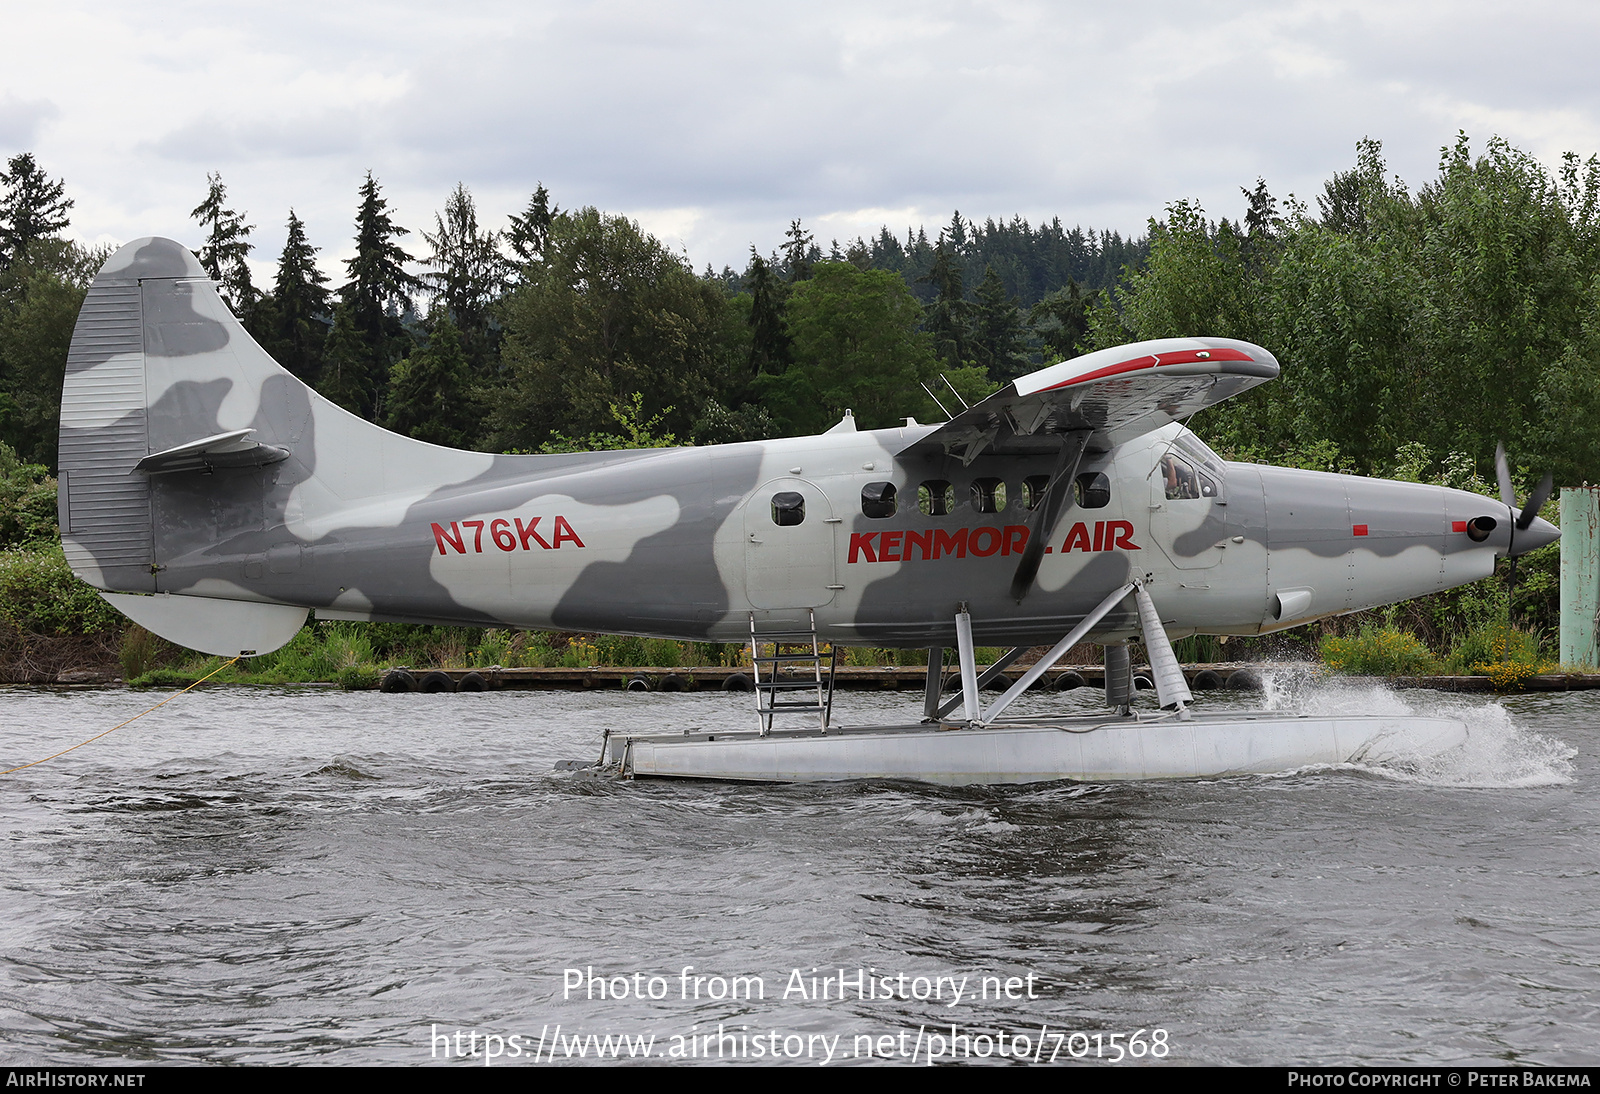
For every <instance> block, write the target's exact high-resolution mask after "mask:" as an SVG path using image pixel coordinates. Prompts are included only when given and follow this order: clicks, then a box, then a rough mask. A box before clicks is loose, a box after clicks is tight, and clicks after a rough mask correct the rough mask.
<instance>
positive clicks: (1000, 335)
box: [971, 266, 1028, 384]
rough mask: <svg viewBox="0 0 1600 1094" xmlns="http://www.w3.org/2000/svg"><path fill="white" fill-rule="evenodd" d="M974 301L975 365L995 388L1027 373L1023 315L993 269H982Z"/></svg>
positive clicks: (972, 338)
mask: <svg viewBox="0 0 1600 1094" xmlns="http://www.w3.org/2000/svg"><path fill="white" fill-rule="evenodd" d="M973 297H974V299H973V308H972V330H971V346H972V354H973V358H974V360H975V363H976V364H977V365H978V366H979V367H980V368H982V369H983V370H984V371H986V372H987V373H988V374H989V379H990V380H991V381H993V382H994V383H997V384H999V383H1004V382H1006V381H1007V380H1011V379H1013V378H1015V377H1017V376H1021V375H1022V374H1023V373H1024V372H1026V371H1028V356H1027V335H1026V333H1025V331H1024V328H1023V325H1022V313H1021V311H1020V310H1019V309H1018V308H1017V304H1016V301H1014V300H1012V299H1011V297H1010V296H1009V295H1008V294H1007V293H1006V289H1005V286H1004V285H1003V284H1001V281H1000V275H999V274H997V273H995V272H994V267H993V266H987V267H985V268H984V271H983V281H982V282H981V283H980V284H979V285H978V289H977V292H976V293H974V294H973Z"/></svg>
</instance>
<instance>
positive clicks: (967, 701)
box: [956, 600, 978, 725]
mask: <svg viewBox="0 0 1600 1094" xmlns="http://www.w3.org/2000/svg"><path fill="white" fill-rule="evenodd" d="M956 653H957V656H958V657H959V658H960V661H961V705H962V707H964V708H965V713H966V716H967V717H966V720H967V723H968V724H969V725H970V724H973V723H976V722H977V720H978V666H977V665H976V664H975V663H974V657H975V656H976V655H975V654H974V652H973V649H972V616H971V615H969V614H967V602H966V601H965V600H963V601H962V602H961V603H960V604H957V605H956Z"/></svg>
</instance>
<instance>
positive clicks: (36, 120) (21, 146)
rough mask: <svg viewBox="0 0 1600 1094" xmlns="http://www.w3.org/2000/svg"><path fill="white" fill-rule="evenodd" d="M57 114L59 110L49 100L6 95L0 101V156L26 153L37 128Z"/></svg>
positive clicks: (36, 133)
mask: <svg viewBox="0 0 1600 1094" xmlns="http://www.w3.org/2000/svg"><path fill="white" fill-rule="evenodd" d="M60 114H61V110H60V108H59V107H57V106H56V104H55V103H53V102H51V101H50V100H49V99H22V98H18V97H17V96H16V95H15V94H13V93H12V92H10V91H7V92H6V93H5V95H4V97H0V152H5V153H7V154H12V153H16V152H26V151H29V150H30V149H32V148H33V145H34V142H35V140H37V138H38V134H39V128H40V126H42V125H44V123H45V122H47V121H54V120H55V119H56V118H57V117H59V116H60Z"/></svg>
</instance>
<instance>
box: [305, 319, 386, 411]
mask: <svg viewBox="0 0 1600 1094" xmlns="http://www.w3.org/2000/svg"><path fill="white" fill-rule="evenodd" d="M371 366H372V352H371V348H370V347H369V346H368V345H367V342H366V339H364V338H363V337H362V336H361V331H360V330H359V329H357V327H356V322H355V311H354V309H352V308H351V307H350V305H349V304H340V305H339V306H338V307H336V308H335V309H334V310H333V329H332V330H331V331H329V332H328V341H327V347H326V349H325V350H324V352H323V358H322V369H321V371H320V372H319V374H318V376H317V391H318V392H319V393H320V394H321V395H322V396H323V397H324V398H326V399H329V400H331V401H332V402H335V403H338V404H339V405H340V406H342V407H344V408H345V409H346V410H348V411H350V412H351V413H352V414H362V415H365V414H367V413H368V412H369V410H370V409H371V407H372V403H373V398H372V386H371V376H370V370H371Z"/></svg>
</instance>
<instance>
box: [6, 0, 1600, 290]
mask: <svg viewBox="0 0 1600 1094" xmlns="http://www.w3.org/2000/svg"><path fill="white" fill-rule="evenodd" d="M0 18H3V23H0V25H3V26H4V27H5V29H6V35H5V37H6V39H7V43H8V48H7V49H6V50H5V60H4V62H3V63H0V155H4V156H11V155H14V154H16V153H17V152H22V151H31V152H33V153H34V154H35V156H36V157H37V159H38V161H39V163H40V165H41V166H42V167H43V168H44V170H45V171H46V172H48V173H49V174H50V175H51V176H53V177H59V178H64V179H65V180H66V183H67V193H68V194H69V195H70V196H71V197H72V198H73V199H74V200H75V201H76V202H77V205H76V208H75V209H74V210H73V225H72V234H74V235H75V236H77V237H78V238H80V239H83V240H86V241H90V242H116V243H120V242H125V241H127V240H129V239H133V238H136V237H138V236H142V235H152V234H153V235H166V236H171V237H174V238H176V239H179V240H181V241H184V242H186V243H189V244H191V245H194V244H195V243H197V242H198V239H199V232H198V230H197V228H196V226H195V224H194V223H193V221H191V220H190V219H189V211H190V210H191V209H192V208H194V206H196V205H197V204H199V202H200V201H201V199H202V198H203V197H204V195H205V189H206V177H205V176H206V173H207V172H208V171H218V172H221V175H222V178H223V181H224V182H225V183H226V184H227V187H228V196H229V198H230V199H231V203H232V205H233V207H234V208H235V209H239V210H244V211H246V212H248V214H249V220H250V223H252V224H255V225H257V230H256V232H255V234H254V236H253V238H254V240H255V243H256V247H257V250H256V254H255V255H254V256H253V257H254V258H255V259H257V260H258V263H259V264H258V282H259V281H264V280H267V279H269V278H270V276H271V271H272V269H273V268H274V263H275V261H276V258H277V254H278V251H279V250H280V249H281V247H282V245H283V237H284V227H283V225H284V220H285V218H286V216H287V213H288V210H289V208H290V207H291V206H293V207H294V208H295V209H296V210H297V211H298V212H299V214H300V216H301V217H302V219H304V220H305V221H306V223H307V227H308V232H309V235H310V238H311V242H312V243H313V244H314V245H316V246H319V247H321V248H323V255H322V259H323V263H324V266H325V267H326V268H327V269H329V270H330V272H335V273H342V270H341V269H340V267H339V266H338V264H337V263H338V260H339V259H340V258H343V257H346V256H348V255H349V253H350V250H351V242H350V240H351V235H352V226H353V221H354V216H355V208H356V190H357V187H358V186H359V184H360V183H361V181H362V178H363V177H364V175H365V173H366V172H367V171H369V170H370V171H372V172H373V173H374V175H376V177H377V178H378V180H379V181H380V183H381V184H382V186H383V190H384V193H385V195H386V196H387V197H388V199H389V201H390V204H391V209H392V211H393V213H394V216H395V219H396V221H397V222H398V223H399V224H401V225H404V226H405V227H408V228H411V229H412V230H413V233H414V234H413V235H412V236H411V237H409V239H408V241H407V242H408V243H409V245H410V249H411V250H412V252H413V253H414V254H420V253H422V252H423V251H424V249H425V248H424V244H423V242H422V240H421V238H420V236H418V235H417V234H415V232H416V231H417V230H419V229H423V228H428V227H430V226H431V225H432V223H433V217H434V214H435V211H436V210H437V209H439V208H440V207H441V206H442V205H443V202H444V199H445V196H446V195H447V194H448V192H449V191H450V190H451V189H452V188H453V187H454V186H455V184H456V183H457V182H458V181H459V182H464V183H465V184H466V185H467V187H468V188H469V189H470V190H471V191H472V192H473V194H474V195H475V196H476V198H477V202H478V208H479V211H480V215H481V217H482V218H483V219H484V220H485V222H486V223H488V224H489V225H490V226H492V227H501V226H503V225H504V221H505V216H506V215H507V214H509V213H512V212H517V211H520V210H521V209H522V208H523V207H524V206H525V204H526V202H527V198H528V195H529V193H530V192H531V191H532V189H533V188H534V186H535V185H536V184H537V183H538V182H539V181H540V180H542V181H543V182H544V183H545V185H547V186H548V187H549V188H550V190H551V192H552V195H553V197H554V198H555V200H556V201H557V202H558V203H560V204H561V205H562V206H578V205H595V206H598V207H599V208H601V209H603V210H606V211H608V212H614V213H624V214H626V215H628V216H630V217H634V218H636V219H638V220H639V221H640V222H641V223H642V224H643V225H644V227H645V228H646V229H647V230H649V231H652V232H654V233H655V234H656V235H658V236H659V237H660V238H662V239H663V240H664V241H665V242H667V243H668V244H669V245H670V246H672V247H673V248H674V249H676V250H680V251H682V252H683V253H684V254H685V255H686V256H687V258H688V259H689V261H690V262H691V263H693V265H694V266H695V268H696V269H701V268H703V267H704V266H705V265H706V264H707V263H710V264H712V265H714V266H715V267H717V268H719V269H720V268H721V267H722V266H723V264H725V263H726V264H731V265H733V266H735V267H736V268H743V266H744V263H745V260H746V257H747V255H748V252H749V247H750V245H751V244H752V243H753V244H755V245H756V246H757V247H758V248H759V249H760V250H761V251H762V252H763V253H767V252H770V251H772V250H773V249H774V248H776V247H777V246H778V244H779V243H780V242H781V240H782V236H783V232H784V229H785V228H786V227H787V226H788V223H789V221H790V220H792V219H794V218H796V217H799V218H801V219H803V220H804V221H805V223H806V224H807V225H808V226H809V227H810V228H811V229H812V230H813V231H814V232H815V233H816V235H817V238H818V240H819V242H821V243H823V245H824V246H826V243H827V241H828V240H829V239H830V238H833V237H838V238H839V239H840V240H845V239H848V238H851V237H854V236H856V235H857V234H863V233H874V232H876V230H877V228H878V226H879V225H882V224H887V225H888V226H889V227H890V228H891V229H892V230H893V231H895V232H896V233H897V234H900V235H903V234H904V232H905V229H906V227H907V225H914V224H926V225H927V226H928V227H929V228H930V229H935V228H936V227H937V226H938V225H941V224H944V223H946V222H947V221H948V220H949V218H950V213H951V210H953V209H960V210H961V212H962V213H963V214H964V215H966V216H968V217H972V218H977V219H979V220H981V219H983V218H985V217H990V216H993V217H997V218H999V217H1010V216H1013V215H1016V214H1021V215H1023V216H1025V217H1027V218H1029V219H1030V220H1032V221H1034V222H1037V221H1039V220H1040V219H1048V218H1050V217H1052V216H1059V217H1061V219H1062V220H1063V221H1064V222H1066V223H1067V224H1069V225H1070V224H1083V225H1085V226H1090V225H1092V226H1095V227H1100V228H1114V229H1118V230H1120V231H1123V232H1131V233H1139V232H1142V231H1143V230H1144V227H1145V222H1146V219H1147V218H1148V217H1150V216H1152V215H1159V214H1160V212H1161V210H1162V208H1163V207H1164V206H1165V205H1166V204H1167V203H1168V202H1171V201H1174V200H1176V199H1179V198H1196V199H1198V200H1199V201H1201V202H1202V204H1203V205H1204V206H1205V208H1206V209H1207V211H1208V212H1209V213H1210V214H1212V215H1213V216H1218V217H1220V216H1229V217H1237V216H1239V215H1240V212H1241V210H1242V207H1243V198H1242V196H1241V194H1240V193H1239V190H1240V188H1241V187H1244V186H1249V185H1252V184H1253V183H1254V181H1255V179H1256V178H1257V177H1258V176H1260V177H1263V178H1265V179H1266V180H1267V183H1268V185H1269V187H1270V188H1271V190H1272V192H1273V193H1274V194H1276V195H1279V196H1280V197H1281V196H1283V195H1285V194H1287V193H1289V192H1294V193H1296V194H1298V195H1300V196H1301V197H1302V198H1304V199H1307V200H1310V199H1311V198H1313V197H1314V195H1315V194H1316V193H1318V192H1319V191H1320V190H1321V184H1322V181H1323V180H1324V179H1326V178H1327V177H1328V176H1329V175H1330V174H1331V173H1332V172H1334V171H1337V170H1341V169H1344V168H1347V167H1349V166H1351V165H1352V164H1353V162H1354V158H1355V151H1354V148H1355V142H1356V141H1357V140H1359V139H1360V138H1362V137H1363V136H1371V137H1375V138H1377V139H1379V140H1381V141H1382V142H1383V144H1384V148H1385V152H1386V156H1387V159H1388V162H1389V164H1390V167H1391V169H1392V170H1393V171H1395V172H1396V173H1398V174H1399V175H1400V176H1401V177H1402V178H1404V179H1405V180H1406V181H1407V182H1408V183H1409V184H1411V185H1412V186H1413V188H1415V187H1416V186H1419V185H1420V184H1422V183H1424V182H1426V181H1428V180H1429V179H1430V178H1432V177H1433V176H1434V174H1435V173H1436V170H1437V166H1438V160H1439V150H1440V148H1441V146H1443V145H1445V144H1447V143H1449V142H1451V141H1452V140H1453V139H1454V137H1455V134H1456V132H1457V131H1458V130H1465V131H1466V132H1467V133H1468V134H1469V135H1470V136H1471V137H1472V138H1473V142H1474V147H1475V148H1479V147H1481V146H1482V144H1483V142H1484V141H1485V140H1487V139H1488V138H1489V137H1490V136H1492V135H1496V134H1498V135H1500V136H1502V137H1504V138H1506V139H1507V140H1509V141H1510V142H1511V143H1513V144H1514V145H1516V146H1518V147H1520V148H1523V149H1525V150H1527V151H1529V152H1532V153H1534V154H1536V155H1538V156H1539V157H1541V158H1542V159H1545V160H1546V161H1547V162H1550V163H1552V164H1553V163H1555V162H1557V161H1558V159H1559V157H1560V155H1561V153H1562V152H1564V151H1567V150H1572V151H1576V152H1579V153H1580V154H1582V155H1583V156H1585V157H1587V156H1589V155H1590V154H1592V153H1594V152H1596V151H1597V150H1600V102H1597V98H1600V81H1597V80H1596V78H1595V76H1594V65H1593V56H1594V54H1595V52H1596V46H1597V45H1600V5H1594V4H1580V3H1576V2H1572V3H1566V2H1563V3H1537V2H1532V3H1530V2H1524V3H1521V4H1518V5H1511V4H1507V3H1503V2H1501V3H1472V2H1463V0H1451V2H1449V3H1445V2H1423V3H1407V2H1404V0H1398V2H1397V0H1372V2H1367V0H1361V2H1349V3H1333V2H1306V3H1283V2H1279V0H1274V2H1261V3H1251V2H1221V0H1218V2H1206V0H1150V2H1137V0H1135V2H1129V0H1123V2H1119V3H1108V4H1085V3H1076V2H1073V3H1065V2H1057V3H1024V2H1017V3H1013V2H994V3H940V2H937V0H917V2H915V3H879V2H873V0H849V2H845V3H834V2H831V0H811V2H808V3H804V4H797V3H771V4H765V5H754V4H745V3H711V2H705V0H702V2H678V3H675V2H670V0H650V2H634V0H626V2H622V0H619V2H614V3H592V4H580V3H574V2H567V3H547V2H540V0H518V2H516V3H505V4H497V3H470V2H464V3H458V4H455V5H448V6H447V5H442V4H438V3H416V4H406V3H389V4H382V5H380V4H372V3H360V2H354V0H352V2H346V3H326V2H324V3H317V4H310V3H294V2H286V0H273V2H271V3H243V2H235V3H229V4H217V3H214V2H209V3H203V4H201V3H195V4H186V3H180V2H169V3H165V4H161V5H144V4H129V3H126V2H125V0H124V2H119V3H90V2H70V0H66V2H63V0H53V2H52V3H49V4H39V3H36V2H34V0H26V2H21V0H0ZM930 234H931V233H930Z"/></svg>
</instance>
